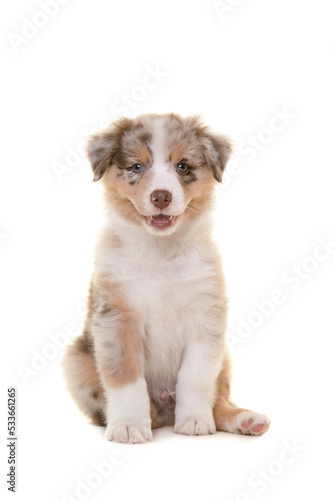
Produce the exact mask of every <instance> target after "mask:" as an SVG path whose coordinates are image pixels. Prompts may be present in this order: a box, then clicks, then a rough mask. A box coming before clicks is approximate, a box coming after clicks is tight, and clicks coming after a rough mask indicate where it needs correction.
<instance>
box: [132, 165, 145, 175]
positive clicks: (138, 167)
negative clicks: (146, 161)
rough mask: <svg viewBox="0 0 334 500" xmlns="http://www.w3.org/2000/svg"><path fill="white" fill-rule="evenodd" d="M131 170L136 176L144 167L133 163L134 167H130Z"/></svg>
mask: <svg viewBox="0 0 334 500" xmlns="http://www.w3.org/2000/svg"><path fill="white" fill-rule="evenodd" d="M132 170H133V172H135V173H136V174H139V173H140V172H142V171H143V170H144V167H143V165H141V164H140V163H135V164H134V165H132Z"/></svg>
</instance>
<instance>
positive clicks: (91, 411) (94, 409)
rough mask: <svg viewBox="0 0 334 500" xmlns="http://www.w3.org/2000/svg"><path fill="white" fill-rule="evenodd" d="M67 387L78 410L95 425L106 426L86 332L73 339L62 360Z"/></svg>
mask: <svg viewBox="0 0 334 500" xmlns="http://www.w3.org/2000/svg"><path fill="white" fill-rule="evenodd" d="M63 368H64V375H65V378H66V380H67V386H68V389H69V391H70V394H71V396H72V398H73V399H74V401H75V402H76V403H77V405H78V407H79V408H80V410H81V411H82V412H83V413H84V414H85V415H86V416H87V417H88V418H89V419H90V420H91V421H92V422H93V423H94V424H96V425H101V426H104V425H106V417H105V407H106V401H105V395H104V391H103V387H102V385H101V381H100V378H99V375H98V373H97V370H96V365H95V359H94V348H93V343H92V340H91V339H90V337H89V334H88V333H87V332H84V333H83V334H82V335H81V336H80V337H78V338H77V339H75V341H74V343H73V344H72V345H70V346H69V348H68V350H67V352H66V355H65V357H64V359H63Z"/></svg>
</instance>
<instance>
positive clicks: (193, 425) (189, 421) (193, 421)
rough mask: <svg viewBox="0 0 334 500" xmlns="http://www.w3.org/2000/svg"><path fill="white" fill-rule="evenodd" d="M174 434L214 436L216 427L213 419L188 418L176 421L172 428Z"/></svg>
mask: <svg viewBox="0 0 334 500" xmlns="http://www.w3.org/2000/svg"><path fill="white" fill-rule="evenodd" d="M174 432H177V433H178V434H186V435H187V436H204V435H206V434H214V433H215V432H216V426H215V422H214V420H213V418H208V417H188V418H184V419H181V420H178V421H177V422H176V423H175V426H174Z"/></svg>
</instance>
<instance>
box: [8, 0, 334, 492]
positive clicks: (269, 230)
mask: <svg viewBox="0 0 334 500" xmlns="http://www.w3.org/2000/svg"><path fill="white" fill-rule="evenodd" d="M221 3H222V4H225V6H227V8H226V12H225V14H224V12H223V11H222V10H221V11H220V15H219V13H218V11H217V8H215V7H214V5H213V2H212V1H211V0H202V1H198V0H195V1H194V0H183V1H180V0H170V1H169V2H159V1H153V0H151V1H150V0H141V1H136V0H127V1H125V2H120V1H119V2H116V1H114V2H110V1H107V0H96V1H94V2H88V1H79V0H70V1H69V2H67V3H66V2H65V1H63V4H64V5H61V6H59V9H58V12H55V13H54V15H53V17H51V16H49V17H48V15H46V17H45V15H44V16H43V15H42V16H41V15H40V14H38V13H40V12H41V11H42V12H43V9H42V8H41V6H40V3H39V2H38V1H32V0H29V1H27V0H25V1H23V0H21V1H17V2H12V3H9V2H6V4H4V3H3V5H2V10H5V12H3V13H1V18H2V29H1V34H2V37H1V40H2V49H1V51H2V61H3V63H2V77H1V81H2V86H3V88H2V92H1V101H2V104H1V110H2V111H1V118H2V120H1V121H2V131H1V138H2V146H1V153H2V155H1V156H2V158H1V198H0V203H1V212H0V258H1V302H0V303H1V338H2V339H3V343H4V344H3V347H2V349H1V357H2V361H1V369H2V376H1V398H0V400H1V422H0V424H1V433H2V434H1V443H0V448H1V453H0V456H1V488H2V490H1V491H2V492H5V494H6V495H8V498H12V495H13V494H12V493H9V492H7V491H6V485H5V481H6V472H7V470H8V465H7V450H6V426H7V424H6V418H7V417H6V393H7V387H8V386H11V385H15V386H17V388H18V416H17V418H18V437H19V440H18V448H17V452H18V483H17V488H18V492H17V494H16V497H15V498H18V499H20V500H21V499H24V500H26V499H28V498H34V499H36V500H40V499H43V500H44V499H48V500H51V499H52V500H53V499H66V498H67V499H68V498H72V499H73V498H84V497H85V498H92V499H106V498H115V499H117V500H123V499H128V498H139V497H140V498H141V497H145V498H147V499H156V498H159V499H161V500H165V499H170V498H171V497H172V498H176V499H183V498H192V499H196V500H197V499H202V498H210V499H213V500H236V499H237V500H249V499H257V498H264V499H270V500H276V499H279V500H281V499H282V498H284V499H288V500H290V499H295V498H330V497H331V495H333V482H332V479H331V477H332V465H333V464H331V463H330V461H331V459H332V446H333V444H334V443H333V405H332V399H331V396H330V390H329V382H330V381H332V380H333V379H332V377H333V369H332V359H333V355H332V346H333V343H332V336H333V324H334V320H333V277H334V253H333V249H332V250H331V249H330V248H329V249H328V250H327V251H326V250H322V253H321V257H322V260H321V262H319V261H318V260H315V259H314V257H313V254H314V252H317V245H318V243H317V240H319V238H322V239H323V240H325V241H326V240H327V239H329V240H331V241H333V240H334V228H333V214H334V210H333V209H334V202H333V181H334V175H333V115H334V113H333V112H334V105H333V88H334V81H333V80H334V79H333V64H332V62H333V51H332V47H333V38H334V36H333V12H332V2H330V0H320V1H318V2H314V1H310V0H306V1H305V0H295V1H291V0H280V1H268V0H267V1H266V0H244V1H237V0H226V2H221ZM27 20H28V21H30V22H31V21H32V20H33V21H34V22H35V24H44V26H43V27H38V28H35V29H34V28H31V26H30V31H29V28H25V29H26V31H25V34H26V35H27V30H28V31H29V33H30V34H29V33H28V35H29V36H30V38H25V40H23V41H22V39H19V38H17V37H18V36H22V30H24V26H27V22H28V21H27ZM32 30H33V31H32ZM13 34H14V35H13ZM8 35H9V36H8ZM15 36H16V39H15V40H16V42H15V43H14V42H13V40H14V38H15ZM18 40H19V41H18ZM15 48H16V50H15ZM147 68H151V70H152V69H155V70H158V71H160V72H161V73H164V76H162V77H161V78H160V80H161V81H158V80H157V81H156V82H154V81H153V80H152V79H150V80H149V82H150V86H151V87H153V86H154V87H155V88H154V89H153V88H151V89H149V90H148V89H145V87H143V81H144V82H148V77H146V75H147V74H148V72H149V71H150V69H147ZM145 78H146V79H145ZM154 83H156V85H155V84H154ZM138 87H141V88H139V89H138ZM126 95H129V96H130V99H131V104H130V105H126V107H127V108H129V109H128V110H127V109H126V108H124V106H123V111H124V112H125V113H126V114H127V115H128V116H135V115H137V114H139V113H143V112H148V111H150V112H171V111H173V112H177V113H180V114H183V115H188V114H192V113H200V114H202V116H203V119H204V120H205V121H206V122H207V123H208V124H210V125H211V126H212V127H213V128H214V129H215V130H217V131H219V132H223V133H227V134H229V135H230V136H231V137H232V138H233V139H234V141H235V146H236V155H235V158H234V160H233V161H234V163H231V164H230V166H229V168H230V173H229V171H227V174H226V176H225V187H224V188H221V189H220V191H219V195H218V200H217V212H216V214H217V217H216V229H217V231H216V232H217V238H218V240H219V243H220V245H221V249H222V256H223V260H224V269H225V273H226V278H227V283H228V292H229V297H230V328H229V335H230V338H231V339H234V340H233V342H232V343H234V345H233V346H232V347H233V360H234V385H233V394H234V399H235V401H236V402H238V403H240V405H242V406H244V407H249V408H251V409H254V410H257V411H260V412H263V413H266V414H267V415H268V416H269V417H270V419H271V421H272V426H271V429H270V431H269V432H268V433H267V434H266V435H265V436H263V437H262V438H250V437H242V436H234V435H229V434H226V433H218V434H217V435H215V436H209V437H196V438H195V437H194V438H190V437H186V436H178V435H175V434H173V432H172V430H171V428H165V429H161V430H158V431H155V432H154V441H153V442H152V443H149V444H145V445H138V446H128V445H117V444H114V443H109V442H107V441H104V439H103V435H102V430H101V429H99V428H96V427H94V426H91V425H90V424H88V423H87V422H86V420H85V418H84V417H83V416H82V415H81V414H80V413H79V411H78V410H77V409H76V407H75V405H74V403H73V402H72V401H71V399H70V397H69V395H68V393H67V391H66V388H65V384H64V381H63V379H62V376H61V371H60V368H59V363H60V360H61V358H62V355H63V350H64V347H62V346H60V344H61V343H62V342H64V341H65V340H66V338H67V340H70V338H72V337H73V331H78V332H79V331H80V329H81V326H82V323H83V315H82V307H81V306H82V304H83V303H84V301H85V296H86V289H87V284H88V280H89V275H90V271H91V264H92V249H93V245H94V240H95V234H96V230H97V227H98V224H99V221H100V205H99V186H97V185H96V184H92V182H91V180H92V175H91V172H90V168H89V165H88V162H87V160H85V159H83V158H82V157H80V156H78V153H77V155H76V156H75V157H72V163H71V164H69V161H70V160H69V157H68V158H67V160H66V157H67V156H68V155H69V151H71V152H72V155H73V150H76V149H77V148H78V147H79V146H80V144H81V145H82V140H83V139H84V138H85V133H89V132H90V131H92V130H93V129H96V128H98V127H99V126H100V123H101V122H102V120H107V121H108V120H109V121H110V120H113V119H114V118H115V107H116V108H117V107H118V108H119V105H120V104H121V103H122V101H124V99H127V97H126ZM284 110H285V111H284ZM277 111H278V112H281V113H286V114H288V116H289V117H290V118H289V119H286V122H288V123H285V124H283V125H284V126H283V127H280V129H281V130H280V131H277V130H276V131H275V132H270V130H269V131H268V127H270V124H273V123H274V122H273V117H274V116H275V113H277ZM116 114H117V113H116ZM275 123H276V124H277V122H275ZM281 125H282V123H281ZM254 137H255V138H257V139H256V140H257V141H258V142H257V144H258V149H254V147H253V146H252V148H253V153H250V152H248V153H247V154H246V153H245V147H246V146H247V144H248V143H249V141H253V139H252V138H254ZM245 141H246V142H245ZM240 145H241V147H242V148H243V149H241V150H240ZM247 147H249V146H247ZM66 161H67V164H66ZM57 162H58V167H59V164H62V165H65V166H67V170H66V172H65V173H64V174H63V175H61V176H59V171H58V175H57V172H56V171H57V167H55V165H57ZM231 165H232V166H233V165H234V170H233V174H234V175H233V176H232V175H231V173H232V172H231ZM316 255H318V254H316ZM319 255H320V254H319ZM294 265H295V266H302V267H303V268H304V270H302V271H301V272H302V273H303V274H302V275H301V276H302V277H300V278H298V279H296V280H295V281H292V279H291V278H292V276H293V272H300V271H298V270H297V268H294V270H293V266H294ZM274 289H278V290H280V291H281V299H282V302H283V303H281V304H276V305H273V306H271V307H270V306H269V305H268V303H267V309H268V311H269V312H268V313H267V317H264V316H263V314H262V317H261V314H260V316H259V313H258V314H257V316H256V315H254V311H256V310H257V308H256V304H255V301H259V302H263V301H265V300H266V301H268V300H270V297H271V294H272V292H273V290H274ZM282 297H283V298H282ZM252 314H253V315H252ZM256 317H257V319H258V323H259V325H258V326H257V327H251V326H249V327H248V328H247V327H244V328H245V329H246V328H247V334H246V335H244V337H247V338H242V337H241V336H240V324H241V322H242V321H244V322H246V323H247V322H248V324H249V325H250V323H251V321H253V323H254V318H256ZM248 318H253V320H251V319H250V323H249V321H248ZM255 321H256V319H255ZM260 323H261V324H260ZM238 328H239V330H238ZM245 329H244V330H243V331H245ZM64 332H66V333H64ZM71 332H72V333H71ZM238 332H239V333H238ZM56 334H59V335H58V341H59V346H57V345H56V344H55V341H54V340H52V337H51V336H52V335H56ZM50 335H51V336H50ZM54 338H55V337H53V339H54ZM236 339H237V341H236ZM47 357H48V359H47ZM51 357H52V359H50V358H51ZM33 367H35V369H34V368H33ZM36 367H37V368H38V369H36ZM27 370H28V371H27ZM29 370H34V371H30V372H29ZM22 373H26V375H25V376H24V375H22ZM27 373H28V374H27ZM331 385H332V384H331ZM287 446H294V447H296V451H295V452H294V453H295V455H293V454H291V452H285V451H284V450H285V449H287ZM116 452H117V453H119V455H115V456H114V458H113V457H111V454H112V453H116ZM112 459H113V462H114V468H113V470H112V471H111V470H109V475H108V477H105V478H102V476H101V475H99V474H98V473H96V470H95V468H94V463H95V464H100V463H101V462H103V461H106V460H109V463H111V461H110V460H112ZM287 462H289V463H287ZM105 470H106V469H105ZM263 470H264V471H265V472H263ZM261 471H262V472H261ZM261 474H266V476H265V477H266V479H261V480H260V481H259V475H261ZM80 481H82V482H84V483H85V484H87V482H88V484H90V485H91V486H90V489H89V490H88V489H86V491H84V489H83V486H81V490H80V489H78V490H77V492H76V488H77V485H78V484H79V483H80ZM94 481H95V482H94ZM249 481H251V482H250V483H249ZM80 484H81V485H82V483H80ZM80 495H81V496H80ZM85 495H86V496H85ZM2 498H3V496H2ZM6 498H7V496H6Z"/></svg>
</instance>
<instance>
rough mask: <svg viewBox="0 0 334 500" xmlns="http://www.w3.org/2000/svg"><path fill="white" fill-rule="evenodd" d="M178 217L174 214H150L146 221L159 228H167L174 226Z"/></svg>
mask: <svg viewBox="0 0 334 500" xmlns="http://www.w3.org/2000/svg"><path fill="white" fill-rule="evenodd" d="M175 220H176V217H175V216H174V215H164V214H159V215H150V216H149V217H146V222H147V223H148V224H149V225H150V226H152V227H155V228H157V229H166V228H167V227H171V226H173V224H174V223H175Z"/></svg>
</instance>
